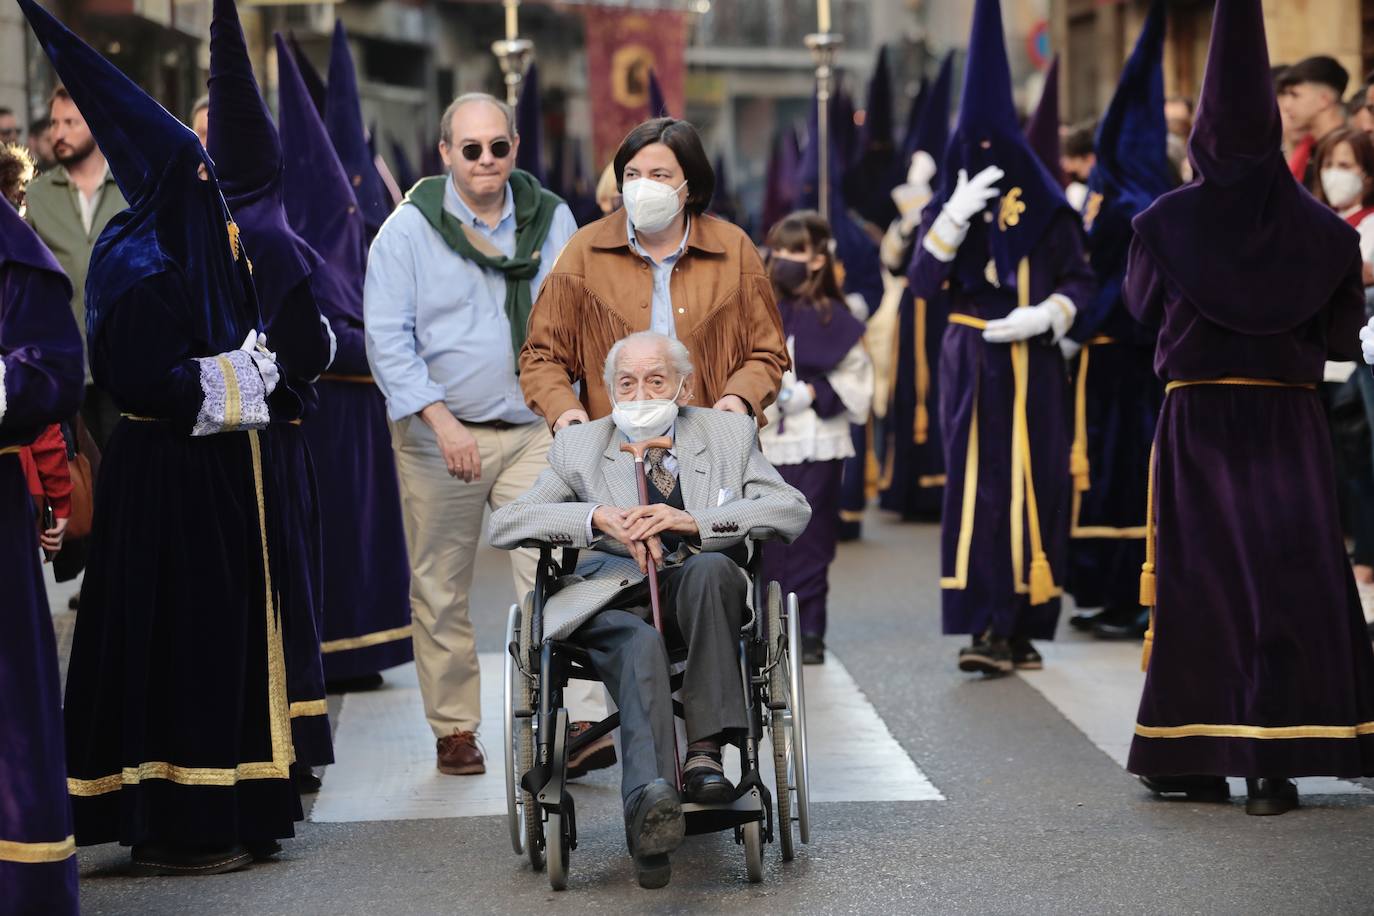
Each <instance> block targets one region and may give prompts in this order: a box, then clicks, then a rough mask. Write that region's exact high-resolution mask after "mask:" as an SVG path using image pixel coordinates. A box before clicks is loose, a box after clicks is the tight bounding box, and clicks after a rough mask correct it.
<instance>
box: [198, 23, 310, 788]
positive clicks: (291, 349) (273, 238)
mask: <svg viewBox="0 0 1374 916" xmlns="http://www.w3.org/2000/svg"><path fill="white" fill-rule="evenodd" d="M209 98H210V108H209V147H208V149H209V153H210V156H211V158H212V159H214V162H215V165H216V167H217V169H218V172H219V178H220V187H221V188H223V190H224V195H225V199H226V200H227V201H228V203H229V206H230V208H231V209H232V210H233V212H234V216H235V221H236V223H237V225H238V227H239V232H240V237H241V238H242V240H243V244H244V247H245V249H246V250H247V251H248V252H250V253H251V254H252V256H253V262H252V263H253V284H254V286H255V287H256V289H257V293H258V300H259V302H260V304H261V308H262V314H263V320H264V322H265V323H266V326H267V331H268V335H269V337H270V339H271V340H272V345H273V347H274V348H275V352H276V353H277V354H278V356H279V359H280V362H281V368H282V372H283V373H284V374H285V376H286V378H287V379H288V381H289V384H290V385H291V387H292V389H293V390H294V391H295V392H296V393H297V394H298V395H300V396H301V400H302V405H303V408H304V409H303V410H302V411H301V412H299V413H298V414H297V415H296V416H291V415H289V414H286V413H283V412H278V413H277V414H274V415H273V417H272V420H273V424H274V425H273V433H274V436H275V439H276V443H277V447H276V448H275V449H274V450H273V452H272V458H273V461H272V466H271V468H270V473H269V475H268V480H269V483H270V484H271V485H272V488H273V489H274V490H275V492H276V493H277V497H278V502H279V505H280V508H281V515H280V517H281V520H282V530H281V533H280V536H281V542H280V543H281V544H282V549H281V556H280V557H279V559H280V560H281V564H282V566H283V567H285V570H286V571H285V572H284V573H283V574H282V575H281V576H279V577H278V579H277V580H276V584H277V586H278V588H279V589H280V592H281V598H280V606H281V608H282V611H283V613H284V614H285V616H286V619H287V621H288V623H287V625H286V626H285V627H284V630H285V640H286V653H287V657H286V673H287V698H288V700H289V701H290V703H291V704H292V706H293V707H294V708H295V709H296V710H297V714H295V715H293V716H292V717H291V733H292V743H293V745H294V746H295V750H296V762H295V764H293V773H294V774H295V776H296V778H297V780H298V781H299V782H300V783H301V784H302V785H303V786H304V787H306V788H310V787H315V788H318V781H317V780H316V779H315V777H314V776H313V775H312V774H310V772H309V770H308V768H309V767H311V766H323V765H325V764H329V763H333V762H334V744H333V738H332V736H331V734H330V730H329V717H328V716H327V714H326V712H325V708H324V698H325V686H324V670H323V666H322V664H321V661H320V638H321V637H320V629H321V627H322V624H323V614H324V599H323V594H322V590H323V578H324V576H323V571H322V570H321V568H320V565H321V562H322V560H321V555H320V538H321V532H320V509H319V505H318V502H319V499H318V494H317V493H316V487H315V463H314V461H313V459H312V458H311V455H310V448H309V445H308V444H307V442H306V437H305V433H304V431H303V430H302V428H301V425H300V421H301V418H302V417H304V416H306V415H308V414H309V413H310V412H312V411H313V409H314V407H315V406H316V404H317V398H316V395H315V388H314V385H313V384H311V382H310V380H311V379H314V378H316V377H317V376H319V375H320V373H322V372H323V371H324V370H325V369H326V368H328V366H329V363H330V361H331V360H332V359H333V357H334V336H333V333H332V331H330V330H329V324H328V323H327V322H325V321H324V319H323V318H322V317H321V315H320V310H319V308H318V306H316V304H315V296H314V293H313V292H312V291H311V289H310V275H311V273H313V272H314V271H315V270H316V269H318V267H319V265H320V257H319V255H317V254H316V253H315V251H314V249H312V248H311V247H310V246H309V245H307V244H306V243H305V240H304V239H302V238H301V237H300V236H299V235H297V234H296V233H295V232H294V231H293V230H292V229H291V227H290V226H289V225H288V224H287V221H286V212H285V210H284V209H283V207H282V198H281V185H282V155H281V143H280V141H279V140H278V138H277V129H276V127H275V125H273V123H272V119H271V116H270V115H269V114H268V113H267V106H266V104H265V103H264V102H263V100H262V96H260V95H259V94H258V84H257V81H256V80H255V79H254V78H253V68H252V65H251V64H250V63H249V60H248V48H247V46H246V44H245V43H244V40H243V29H242V27H241V26H240V25H239V19H238V12H237V10H236V9H235V7H234V2H233V0H215V6H214V19H213V21H212V22H211V24H210V96H209Z"/></svg>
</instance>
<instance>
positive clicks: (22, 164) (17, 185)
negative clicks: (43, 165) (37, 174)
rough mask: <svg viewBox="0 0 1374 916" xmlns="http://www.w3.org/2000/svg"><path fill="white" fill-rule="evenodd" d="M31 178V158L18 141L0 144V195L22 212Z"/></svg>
mask: <svg viewBox="0 0 1374 916" xmlns="http://www.w3.org/2000/svg"><path fill="white" fill-rule="evenodd" d="M32 179H33V159H31V158H30V157H29V151H28V150H27V149H25V148H24V147H22V146H20V145H19V144H18V143H9V144H0V197H3V198H5V200H7V201H9V202H10V206H12V207H14V209H16V210H18V211H19V212H20V213H23V212H24V196H25V193H26V192H27V190H28V185H29V181H30V180H32Z"/></svg>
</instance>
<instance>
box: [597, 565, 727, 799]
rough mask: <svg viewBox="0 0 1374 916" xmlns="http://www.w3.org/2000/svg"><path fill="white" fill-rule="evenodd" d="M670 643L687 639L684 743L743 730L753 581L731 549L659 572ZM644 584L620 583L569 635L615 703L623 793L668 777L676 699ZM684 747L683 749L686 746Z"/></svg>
mask: <svg viewBox="0 0 1374 916" xmlns="http://www.w3.org/2000/svg"><path fill="white" fill-rule="evenodd" d="M658 586H659V597H660V607H661V610H662V612H663V628H664V630H665V631H666V637H667V642H668V645H671V646H674V647H680V646H683V645H685V646H686V647H687V668H686V672H685V673H684V675H683V681H682V705H683V710H684V712H685V713H686V717H687V740H688V741H689V742H692V741H699V740H701V739H703V738H710V737H712V736H713V735H717V734H720V733H721V732H726V733H727V735H726V737H727V738H729V737H731V735H730V734H728V733H730V732H737V731H741V730H743V729H745V728H746V727H747V724H748V723H746V722H745V718H744V685H743V683H741V680H740V667H739V629H740V626H741V625H742V624H743V622H744V619H745V614H746V611H747V608H746V600H747V597H748V591H749V580H748V578H747V577H746V576H745V575H744V573H743V571H741V570H740V568H739V567H738V566H737V565H735V562H734V561H733V560H731V559H730V558H729V557H726V556H724V555H722V554H718V553H701V554H695V555H693V556H690V557H688V558H687V561H686V562H685V563H683V564H682V565H681V566H679V567H673V568H670V569H664V570H660V571H659V574H658ZM648 605H649V585H648V580H647V579H646V580H645V581H644V582H642V583H641V584H640V585H638V586H636V587H633V588H630V589H626V590H625V591H624V592H623V593H621V594H620V595H617V596H616V598H615V605H613V606H612V607H608V608H607V609H606V610H603V611H601V612H600V613H598V614H597V615H596V616H595V617H593V618H592V619H591V620H589V621H587V622H586V623H584V624H583V625H582V626H580V627H578V629H577V631H576V632H574V633H573V634H572V639H571V642H574V643H576V644H577V645H579V646H581V647H582V648H584V649H586V650H587V654H588V655H590V656H591V662H592V665H593V667H595V668H596V673H597V674H598V675H599V676H600V677H601V679H602V681H604V682H605V684H606V689H607V690H609V691H610V692H611V696H612V697H614V698H615V703H616V706H618V707H619V708H620V748H621V760H620V791H621V795H622V797H623V798H625V799H628V798H629V797H630V794H631V793H632V792H634V791H635V790H636V789H638V788H639V787H640V786H643V785H646V784H648V783H650V782H652V781H654V780H655V779H657V778H659V777H662V778H664V779H666V780H667V781H668V784H669V785H672V784H673V782H674V780H675V779H676V770H677V762H676V761H675V760H674V759H673V756H674V755H673V733H674V727H673V706H672V693H671V691H670V689H669V673H668V651H667V648H666V647H665V645H664V640H663V639H661V638H659V635H658V631H656V630H655V629H654V625H653V623H652V619H653V618H652V616H651V612H650V610H649V606H648ZM682 750H683V751H684V752H685V751H686V748H682Z"/></svg>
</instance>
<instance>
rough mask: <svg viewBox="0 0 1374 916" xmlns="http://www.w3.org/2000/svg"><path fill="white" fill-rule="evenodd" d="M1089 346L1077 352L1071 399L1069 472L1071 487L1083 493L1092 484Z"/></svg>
mask: <svg viewBox="0 0 1374 916" xmlns="http://www.w3.org/2000/svg"><path fill="white" fill-rule="evenodd" d="M1090 353H1091V348H1090V347H1084V348H1083V350H1082V351H1081V352H1080V353H1079V354H1078V381H1077V385H1076V390H1075V392H1074V399H1073V449H1072V450H1071V451H1070V452H1069V473H1070V474H1071V475H1073V488H1074V491H1075V492H1077V493H1085V492H1087V491H1088V489H1089V488H1090V487H1091V486H1092V483H1091V479H1090V475H1089V468H1088V356H1089V354H1090Z"/></svg>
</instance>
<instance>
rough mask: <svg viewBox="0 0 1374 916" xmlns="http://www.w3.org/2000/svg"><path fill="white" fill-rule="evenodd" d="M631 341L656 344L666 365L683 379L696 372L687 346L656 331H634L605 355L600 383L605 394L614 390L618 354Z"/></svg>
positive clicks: (621, 339) (616, 343) (618, 360)
mask: <svg viewBox="0 0 1374 916" xmlns="http://www.w3.org/2000/svg"><path fill="white" fill-rule="evenodd" d="M632 341H633V342H640V341H653V342H654V343H656V344H658V345H659V346H660V347H662V348H663V350H664V351H666V352H667V354H668V365H670V366H672V367H673V369H675V370H676V371H677V373H678V375H680V376H682V377H683V378H686V377H687V376H689V375H691V374H692V373H693V372H695V371H696V368H695V367H694V366H693V365H692V356H691V354H690V353H688V352H687V345H686V344H684V343H683V342H682V341H680V340H678V339H677V338H676V337H669V336H668V335H667V334H660V333H658V332H657V331H636V332H635V333H633V334H631V335H629V336H628V337H622V338H620V339H619V340H617V341H616V342H615V343H614V344H612V345H611V350H610V352H609V353H607V354H606V366H605V369H604V371H603V372H602V381H604V382H605V383H606V391H607V392H611V391H614V390H615V371H616V366H617V365H618V364H619V363H620V353H621V351H622V350H624V349H625V345H626V344H627V343H630V342H632Z"/></svg>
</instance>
